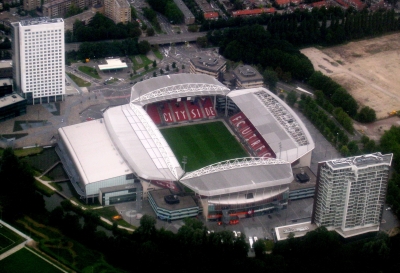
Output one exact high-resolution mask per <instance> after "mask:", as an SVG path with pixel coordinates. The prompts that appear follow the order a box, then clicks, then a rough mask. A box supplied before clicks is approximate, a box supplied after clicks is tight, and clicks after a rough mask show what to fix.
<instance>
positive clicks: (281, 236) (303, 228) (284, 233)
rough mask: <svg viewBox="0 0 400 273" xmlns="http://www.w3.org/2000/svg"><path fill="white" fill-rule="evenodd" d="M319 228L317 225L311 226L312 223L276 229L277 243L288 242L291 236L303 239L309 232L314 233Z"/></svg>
mask: <svg viewBox="0 0 400 273" xmlns="http://www.w3.org/2000/svg"><path fill="white" fill-rule="evenodd" d="M317 228H318V227H317V225H314V224H311V222H304V223H299V224H293V225H287V226H281V227H276V228H275V236H276V240H277V241H282V240H286V239H288V236H289V235H291V234H293V235H294V238H297V237H303V236H304V235H306V234H307V232H310V231H313V230H315V229H317Z"/></svg>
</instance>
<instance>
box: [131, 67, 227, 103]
mask: <svg viewBox="0 0 400 273" xmlns="http://www.w3.org/2000/svg"><path fill="white" fill-rule="evenodd" d="M229 91H230V90H229V88H227V87H226V86H225V85H223V84H222V83H220V82H219V81H217V80H216V79H215V78H213V77H211V76H208V75H203V74H185V73H183V74H175V75H167V76H161V77H155V78H151V79H149V80H146V81H142V82H138V83H137V84H135V85H134V86H133V87H132V91H131V103H135V104H139V105H146V104H149V103H153V102H157V101H163V100H168V99H176V98H179V97H193V96H206V95H226V94H228V92H229Z"/></svg>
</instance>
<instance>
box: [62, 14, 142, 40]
mask: <svg viewBox="0 0 400 273" xmlns="http://www.w3.org/2000/svg"><path fill="white" fill-rule="evenodd" d="M141 34H142V31H141V30H140V28H139V23H137V22H136V21H133V22H128V23H126V24H123V23H118V24H115V23H114V21H113V20H111V19H109V18H107V17H106V16H104V15H103V14H101V13H96V14H95V15H94V16H93V18H92V19H91V20H90V22H89V23H88V24H87V25H86V24H85V23H84V22H82V21H79V20H76V21H75V23H74V26H73V30H72V31H71V30H66V31H65V42H66V43H73V42H96V41H102V40H114V39H128V38H136V37H139V36H140V35H141Z"/></svg>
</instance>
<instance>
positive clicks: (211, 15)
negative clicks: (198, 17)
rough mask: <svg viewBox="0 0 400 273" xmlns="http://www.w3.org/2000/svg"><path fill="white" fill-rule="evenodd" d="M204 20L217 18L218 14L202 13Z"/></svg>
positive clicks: (213, 12)
mask: <svg viewBox="0 0 400 273" xmlns="http://www.w3.org/2000/svg"><path fill="white" fill-rule="evenodd" d="M204 18H205V19H215V18H218V12H215V11H212V12H205V13H204Z"/></svg>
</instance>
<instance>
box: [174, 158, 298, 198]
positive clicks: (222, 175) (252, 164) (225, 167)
mask: <svg viewBox="0 0 400 273" xmlns="http://www.w3.org/2000/svg"><path fill="white" fill-rule="evenodd" d="M292 180H293V174H292V170H291V167H290V163H289V162H286V161H283V160H280V159H274V158H254V157H252V158H240V159H231V160H227V161H223V162H219V163H216V164H213V165H210V166H207V167H205V168H202V169H200V170H197V171H194V172H189V173H186V174H185V175H184V176H183V177H182V179H181V180H180V182H181V183H182V184H184V185H185V186H187V187H188V188H190V189H192V190H194V191H195V192H197V193H198V194H200V195H205V196H215V195H223V194H229V193H231V192H240V191H246V190H251V189H258V188H266V187H273V186H281V185H287V186H289V183H290V182H291V181H292Z"/></svg>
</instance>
